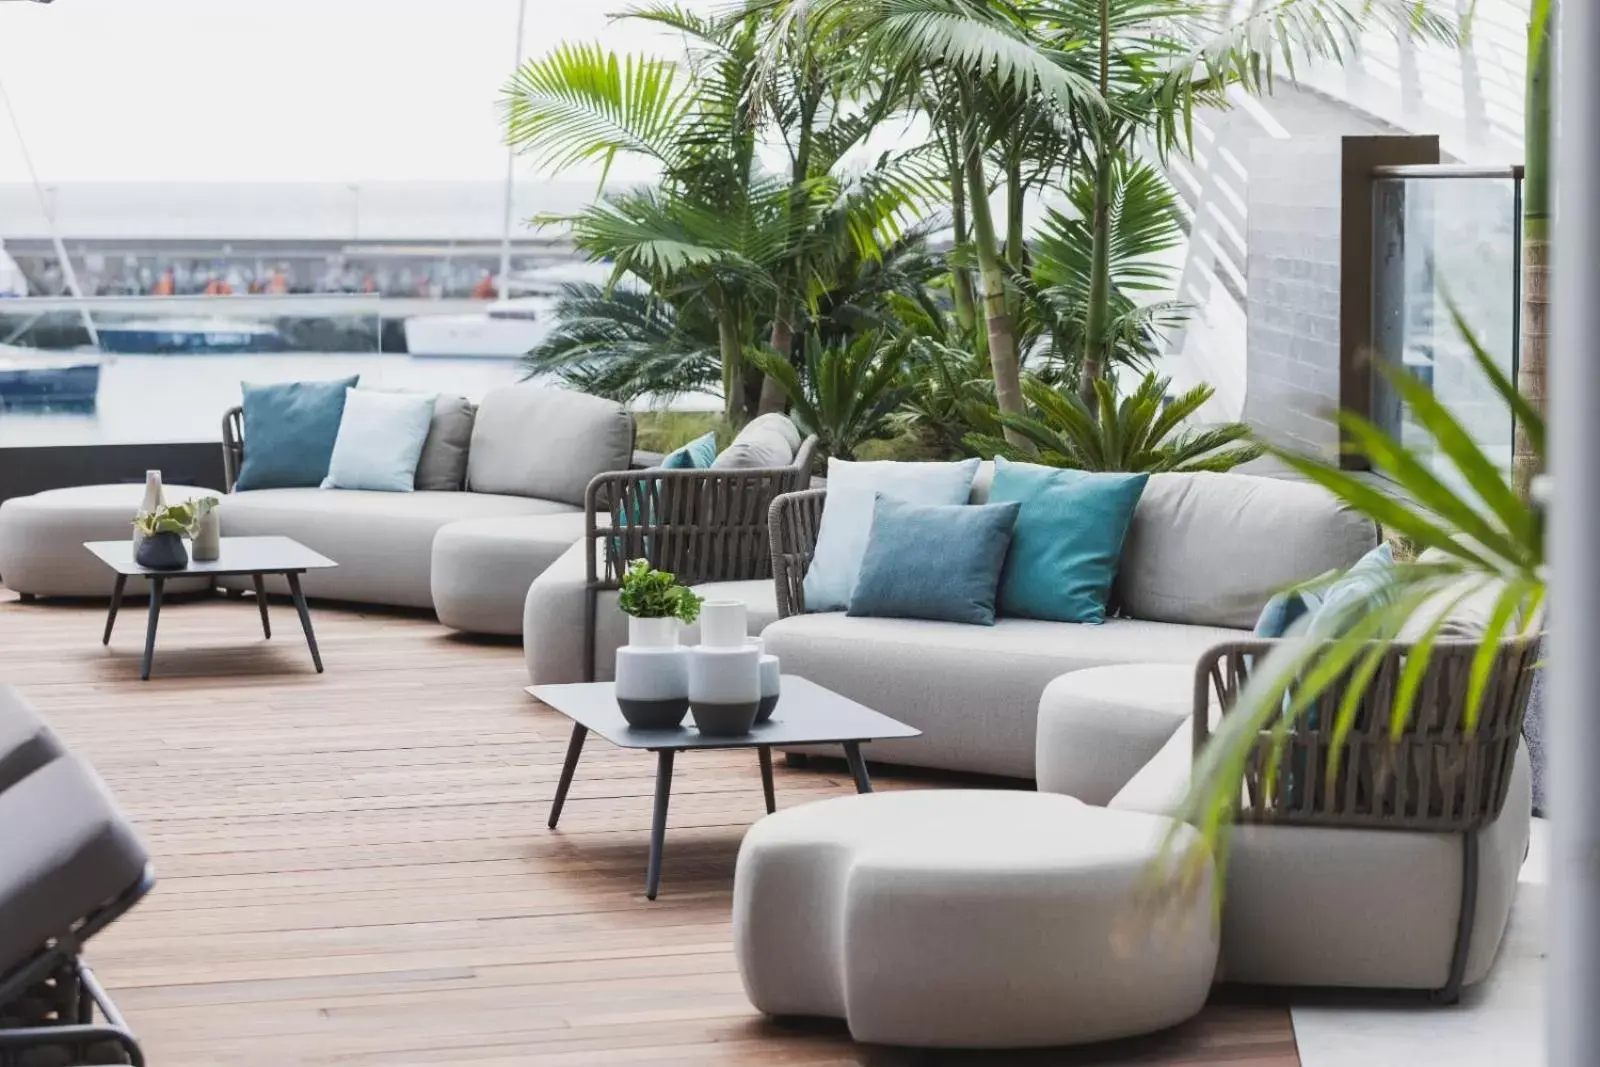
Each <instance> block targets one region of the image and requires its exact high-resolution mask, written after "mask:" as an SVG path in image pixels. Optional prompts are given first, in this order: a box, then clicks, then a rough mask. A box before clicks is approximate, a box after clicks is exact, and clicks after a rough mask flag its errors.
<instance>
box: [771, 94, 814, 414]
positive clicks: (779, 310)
mask: <svg viewBox="0 0 1600 1067" xmlns="http://www.w3.org/2000/svg"><path fill="white" fill-rule="evenodd" d="M815 90H817V87H816V86H814V85H813V86H811V90H810V91H808V95H807V96H806V97H805V99H804V101H803V102H802V103H801V107H800V138H799V144H798V145H796V147H795V153H794V165H793V168H792V169H791V171H790V172H789V205H788V211H789V239H790V240H794V239H795V238H796V237H797V236H798V235H797V234H796V232H795V231H796V229H797V223H798V219H799V215H800V209H801V208H802V207H803V206H804V199H805V196H806V191H805V183H806V181H807V180H808V179H809V178H810V177H811V147H812V143H813V130H814V128H815V126H816V121H817V108H818V107H819V106H821V97H820V95H819V93H818V92H817V91H815ZM799 275H800V270H799V263H798V262H797V261H796V262H791V263H790V264H789V265H788V266H787V267H785V268H782V269H780V270H779V271H778V299H777V301H776V302H775V304H774V305H773V309H772V336H771V345H772V350H773V351H774V352H776V353H777V354H778V358H779V359H784V360H787V359H789V358H790V355H791V353H792V350H793V348H794V311H795V308H794V293H793V291H792V290H791V288H790V287H791V286H794V285H798V284H799ZM788 406H789V394H788V393H787V392H785V391H784V388H783V386H782V385H780V384H778V380H777V379H776V378H774V377H773V376H772V375H770V374H769V375H767V376H766V377H765V378H764V379H763V380H762V382H761V398H760V400H758V401H757V402H756V411H757V413H759V414H762V415H765V414H767V413H768V412H774V411H776V412H782V411H785V410H787V408H788Z"/></svg>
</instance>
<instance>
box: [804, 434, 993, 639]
mask: <svg viewBox="0 0 1600 1067" xmlns="http://www.w3.org/2000/svg"><path fill="white" fill-rule="evenodd" d="M977 473H978V461H977V460H975V459H966V460H960V461H958V462H955V463H897V462H893V461H888V460H882V461H878V462H872V463H852V462H849V461H847V460H842V459H830V460H829V461H828V497H827V501H826V503H824V504H823V506H822V522H821V524H820V525H819V526H818V529H817V545H816V550H815V551H814V552H813V553H812V554H811V567H810V569H809V570H807V571H806V577H805V585H804V589H805V594H806V610H807V611H843V610H844V609H845V608H846V607H848V606H849V604H850V594H851V593H852V592H853V591H854V590H855V587H856V578H857V577H858V576H859V575H860V574H861V558H862V557H863V556H864V555H866V552H867V542H868V540H869V539H870V538H871V535H872V512H873V507H874V505H875V503H876V501H877V495H878V494H879V493H882V494H883V495H884V496H889V497H893V498H895V499H896V500H904V501H905V502H906V503H908V504H965V503H966V502H967V498H968V497H970V496H971V495H972V479H973V477H974V476H975V475H977Z"/></svg>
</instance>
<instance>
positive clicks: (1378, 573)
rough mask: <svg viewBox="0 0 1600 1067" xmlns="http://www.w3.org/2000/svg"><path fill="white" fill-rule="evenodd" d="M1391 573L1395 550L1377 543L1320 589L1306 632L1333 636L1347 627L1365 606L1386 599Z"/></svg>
mask: <svg viewBox="0 0 1600 1067" xmlns="http://www.w3.org/2000/svg"><path fill="white" fill-rule="evenodd" d="M1393 577H1394V551H1393V550H1392V549H1391V548H1390V547H1389V546H1388V544H1387V543H1385V544H1381V545H1379V546H1378V547H1377V548H1374V549H1373V550H1372V551H1370V552H1368V553H1367V554H1366V555H1364V556H1362V557H1361V558H1360V559H1358V560H1356V562H1355V564H1354V566H1352V567H1351V568H1350V569H1349V570H1347V571H1345V572H1344V573H1343V574H1342V575H1340V576H1339V577H1338V578H1337V579H1336V580H1335V581H1334V582H1333V584H1332V585H1329V586H1328V587H1326V588H1325V589H1323V590H1322V591H1321V595H1320V603H1319V604H1317V606H1316V610H1314V611H1313V612H1312V613H1311V618H1310V620H1309V621H1308V622H1307V624H1306V635H1307V636H1308V637H1313V638H1322V639H1327V638H1333V637H1338V636H1340V635H1341V634H1343V633H1344V632H1345V631H1346V630H1348V629H1350V627H1351V625H1352V624H1353V623H1355V621H1356V620H1357V619H1359V618H1360V617H1361V615H1362V613H1363V612H1362V609H1363V608H1364V607H1366V606H1372V607H1378V606H1381V605H1383V604H1386V603H1388V601H1389V598H1390V587H1389V582H1390V579H1392V578H1393Z"/></svg>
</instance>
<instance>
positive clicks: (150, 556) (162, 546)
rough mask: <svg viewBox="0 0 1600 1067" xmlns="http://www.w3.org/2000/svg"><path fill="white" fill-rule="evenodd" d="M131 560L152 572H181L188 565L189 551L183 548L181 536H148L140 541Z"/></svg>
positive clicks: (163, 534) (165, 534)
mask: <svg viewBox="0 0 1600 1067" xmlns="http://www.w3.org/2000/svg"><path fill="white" fill-rule="evenodd" d="M133 558H134V560H135V561H136V562H137V563H138V564H139V566H141V567H147V568H149V569H150V570H153V571H181V570H183V569H184V568H185V567H187V566H188V565H189V550H188V549H187V548H184V547H183V535H181V534H175V533H158V534H148V535H146V536H145V537H143V538H141V539H140V541H139V547H138V548H137V549H136V550H134V553H133Z"/></svg>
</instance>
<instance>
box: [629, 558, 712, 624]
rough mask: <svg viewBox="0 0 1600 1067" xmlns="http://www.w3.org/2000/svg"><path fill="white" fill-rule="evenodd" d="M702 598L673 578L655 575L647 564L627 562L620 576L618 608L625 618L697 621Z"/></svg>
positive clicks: (639, 561) (640, 561)
mask: <svg viewBox="0 0 1600 1067" xmlns="http://www.w3.org/2000/svg"><path fill="white" fill-rule="evenodd" d="M702 603H704V598H703V597H700V596H697V595H696V594H695V592H694V591H693V590H692V589H689V588H688V587H687V586H682V585H679V584H678V579H677V577H676V576H675V575H673V574H671V573H669V572H667V571H658V570H656V569H655V568H654V567H652V566H650V563H649V561H648V560H643V559H636V560H630V561H629V563H628V569H627V570H626V571H624V572H623V574H622V593H621V596H620V598H619V604H620V606H621V608H622V610H623V612H624V613H625V614H628V615H632V616H633V617H634V618H637V619H677V620H678V621H679V622H681V623H685V624H687V623H691V622H694V621H695V620H696V619H698V618H699V617H700V605H701V604H702Z"/></svg>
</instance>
